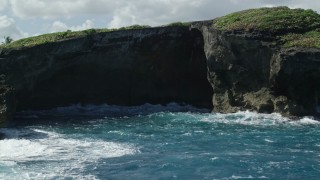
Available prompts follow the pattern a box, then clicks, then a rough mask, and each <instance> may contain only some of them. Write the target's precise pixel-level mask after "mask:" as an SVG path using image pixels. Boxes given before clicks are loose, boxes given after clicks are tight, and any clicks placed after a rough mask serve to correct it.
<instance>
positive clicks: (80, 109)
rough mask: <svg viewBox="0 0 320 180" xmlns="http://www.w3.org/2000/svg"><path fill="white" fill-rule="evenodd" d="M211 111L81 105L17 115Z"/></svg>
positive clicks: (172, 105)
mask: <svg viewBox="0 0 320 180" xmlns="http://www.w3.org/2000/svg"><path fill="white" fill-rule="evenodd" d="M209 111H210V110H209V109H200V108H196V107H194V106H191V105H181V104H178V103H169V104H167V105H159V104H156V105H154V104H148V103H147V104H144V105H140V106H117V105H107V104H103V105H81V104H76V105H72V106H67V107H58V108H54V109H50V110H42V111H22V112H18V113H17V117H18V118H39V116H48V115H50V116H109V117H122V116H136V115H148V114H152V113H157V112H202V113H208V112H209Z"/></svg>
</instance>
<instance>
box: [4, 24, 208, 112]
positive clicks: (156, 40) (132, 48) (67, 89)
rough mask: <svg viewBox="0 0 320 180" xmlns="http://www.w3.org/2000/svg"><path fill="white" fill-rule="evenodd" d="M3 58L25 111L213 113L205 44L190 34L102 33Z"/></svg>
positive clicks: (183, 30)
mask: <svg viewBox="0 0 320 180" xmlns="http://www.w3.org/2000/svg"><path fill="white" fill-rule="evenodd" d="M0 58H1V59H0V61H1V63H0V74H5V75H6V83H7V85H9V86H12V87H14V88H15V93H16V100H17V110H18V111H19V110H26V109H47V108H53V107H57V106H66V105H71V104H76V103H82V104H102V103H108V104H116V105H139V104H144V103H156V104H164V103H169V102H178V103H187V104H192V105H195V106H199V107H210V106H211V103H210V99H211V98H210V97H211V96H212V88H211V87H210V85H209V84H208V82H207V73H206V69H207V68H206V59H205V55H204V52H203V40H202V36H201V34H200V32H198V31H196V32H194V31H190V30H189V27H186V26H182V27H159V28H145V29H140V30H120V31H115V32H105V33H94V34H92V35H88V36H85V37H81V38H73V39H70V40H63V41H61V42H55V43H47V44H42V45H38V46H33V47H25V48H20V49H4V50H3V51H2V53H1V55H0Z"/></svg>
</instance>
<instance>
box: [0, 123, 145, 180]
mask: <svg viewBox="0 0 320 180" xmlns="http://www.w3.org/2000/svg"><path fill="white" fill-rule="evenodd" d="M3 131H5V133H6V134H9V136H12V134H15V135H17V134H20V135H21V132H20V131H19V130H12V131H10V130H8V129H6V130H2V132H3ZM33 131H34V132H35V133H39V134H40V137H39V138H36V137H35V138H34V137H33V138H30V139H19V137H18V138H12V139H5V140H2V141H0V167H7V169H9V170H8V171H6V173H2V172H0V179H15V178H18V177H19V179H46V178H47V179H51V178H58V177H63V178H66V177H69V178H72V179H73V178H75V179H95V176H93V175H85V176H81V172H83V171H84V169H85V168H86V166H87V165H88V164H91V165H92V164H95V163H96V162H97V161H98V160H99V159H103V158H114V157H121V156H124V155H131V154H135V153H138V152H139V149H138V148H136V147H135V146H134V145H132V144H121V143H115V142H106V141H102V140H93V139H84V140H79V139H70V138H66V137H64V136H63V135H61V134H57V133H53V132H47V131H43V130H39V129H34V130H33ZM10 134H11V135H10ZM43 134H46V135H47V138H42V137H43ZM18 136H19V135H18ZM34 136H35V135H34ZM28 162H32V164H35V165H32V166H21V163H28ZM34 162H39V164H38V165H37V163H34ZM41 162H46V163H42V164H41ZM17 163H19V164H20V165H19V166H17Z"/></svg>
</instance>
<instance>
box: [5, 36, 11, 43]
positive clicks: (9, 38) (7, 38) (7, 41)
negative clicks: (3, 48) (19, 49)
mask: <svg viewBox="0 0 320 180" xmlns="http://www.w3.org/2000/svg"><path fill="white" fill-rule="evenodd" d="M3 39H4V42H3V43H4V44H10V43H11V42H12V41H13V39H12V38H11V37H10V36H5V37H3Z"/></svg>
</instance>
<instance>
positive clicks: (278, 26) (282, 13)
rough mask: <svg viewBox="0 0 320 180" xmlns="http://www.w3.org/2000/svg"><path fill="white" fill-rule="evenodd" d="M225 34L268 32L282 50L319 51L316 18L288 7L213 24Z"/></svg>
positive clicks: (237, 15) (235, 15)
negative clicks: (306, 49) (298, 48)
mask: <svg viewBox="0 0 320 180" xmlns="http://www.w3.org/2000/svg"><path fill="white" fill-rule="evenodd" d="M214 26H215V27H216V28H218V29H220V30H226V31H234V30H238V31H247V32H252V31H268V32H271V33H272V34H274V35H276V36H278V39H279V40H280V44H282V45H283V46H284V47H308V48H320V31H318V30H319V29H320V15H319V14H318V13H316V12H315V11H313V10H304V9H290V8H288V7H275V8H260V9H249V10H245V11H240V12H236V13H232V14H229V15H226V16H223V17H221V18H218V19H216V20H214Z"/></svg>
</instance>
